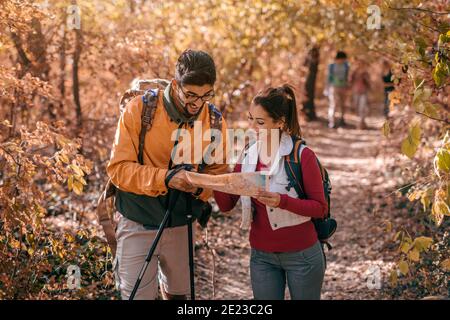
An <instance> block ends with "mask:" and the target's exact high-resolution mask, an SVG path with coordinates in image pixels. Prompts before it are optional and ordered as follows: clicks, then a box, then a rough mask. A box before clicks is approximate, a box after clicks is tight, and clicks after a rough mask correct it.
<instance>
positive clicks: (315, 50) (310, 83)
mask: <svg viewBox="0 0 450 320" xmlns="http://www.w3.org/2000/svg"><path fill="white" fill-rule="evenodd" d="M304 65H305V66H307V67H308V75H307V77H306V82H305V92H306V100H305V101H303V110H302V112H303V114H304V115H305V116H306V120H307V121H313V120H316V119H317V115H316V110H315V105H314V98H315V92H316V78H317V70H318V68H319V47H318V46H316V45H314V46H313V47H312V48H311V49H310V50H309V52H308V55H307V56H306V59H305V64H304Z"/></svg>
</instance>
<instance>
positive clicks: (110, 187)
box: [96, 79, 222, 256]
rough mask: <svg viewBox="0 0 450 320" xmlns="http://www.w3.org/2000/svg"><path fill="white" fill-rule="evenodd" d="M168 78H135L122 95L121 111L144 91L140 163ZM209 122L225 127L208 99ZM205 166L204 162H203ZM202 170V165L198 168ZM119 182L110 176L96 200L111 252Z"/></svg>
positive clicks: (220, 115)
mask: <svg viewBox="0 0 450 320" xmlns="http://www.w3.org/2000/svg"><path fill="white" fill-rule="evenodd" d="M169 83H170V82H169V81H168V80H164V79H150V80H134V81H133V83H132V85H131V88H130V89H128V90H127V91H126V92H125V93H124V94H123V95H122V97H121V98H120V101H119V109H120V114H122V113H123V111H124V110H125V107H126V105H127V104H128V102H130V101H131V100H132V99H133V98H135V97H136V96H139V95H142V102H143V108H142V114H141V131H140V133H139V149H138V161H139V163H140V164H141V165H143V164H144V160H143V154H144V144H145V134H146V133H147V131H148V130H150V128H151V126H152V122H153V118H154V116H155V112H156V107H157V100H158V93H159V90H164V89H165V88H166V87H167V86H168V85H169ZM208 111H209V124H210V128H211V129H217V130H221V129H222V114H221V113H220V112H219V111H218V110H217V109H216V107H215V106H214V105H213V104H212V103H208ZM214 131H215V130H211V140H212V141H214V138H215V136H214V135H213V133H214ZM200 166H201V167H202V166H204V162H203V163H202V164H201V165H200ZM199 170H200V171H201V169H200V168H199ZM116 190H117V188H116V186H115V185H114V184H113V183H112V181H111V178H108V181H107V182H106V184H105V185H104V187H103V191H102V193H101V194H100V196H99V198H98V200H97V209H96V215H97V220H98V223H99V224H100V225H101V226H102V228H103V232H104V233H105V236H106V241H107V242H108V245H109V246H110V248H111V252H112V254H113V255H114V256H115V253H116V247H117V241H116V236H115V230H116V227H117V223H116V221H115V219H114V214H115V212H116V209H115V198H116V197H115V196H116Z"/></svg>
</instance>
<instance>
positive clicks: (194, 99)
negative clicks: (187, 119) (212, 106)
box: [172, 81, 214, 115]
mask: <svg viewBox="0 0 450 320" xmlns="http://www.w3.org/2000/svg"><path fill="white" fill-rule="evenodd" d="M172 86H173V89H174V95H175V96H176V97H175V98H176V99H177V100H178V101H179V102H180V104H181V105H182V106H183V107H184V109H185V111H186V112H187V113H188V114H190V115H196V114H197V113H198V112H199V111H200V109H201V107H202V106H203V104H204V103H205V102H207V101H210V100H211V99H212V98H214V87H213V86H212V85H210V84H205V85H203V86H196V85H190V84H186V85H181V84H179V83H177V82H176V81H173V82H172Z"/></svg>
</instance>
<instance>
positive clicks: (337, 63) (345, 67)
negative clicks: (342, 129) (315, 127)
mask: <svg viewBox="0 0 450 320" xmlns="http://www.w3.org/2000/svg"><path fill="white" fill-rule="evenodd" d="M349 69H350V68H349V64H348V62H347V54H346V53H345V52H344V51H338V52H337V53H336V57H335V60H334V63H331V64H330V65H328V77H327V89H328V90H327V91H328V99H329V107H328V127H329V128H336V127H338V126H344V125H345V121H344V115H345V103H346V100H347V91H348V87H349V83H348V82H349V81H348V77H349ZM336 109H338V110H339V112H340V113H341V117H340V120H339V122H338V123H335V112H336Z"/></svg>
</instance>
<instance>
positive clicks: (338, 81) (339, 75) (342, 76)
mask: <svg viewBox="0 0 450 320" xmlns="http://www.w3.org/2000/svg"><path fill="white" fill-rule="evenodd" d="M349 69H350V67H349V65H348V62H344V63H343V64H342V68H337V65H336V63H332V64H330V65H329V67H328V73H329V82H330V84H332V85H333V86H337V87H345V86H347V84H348V72H349Z"/></svg>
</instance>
